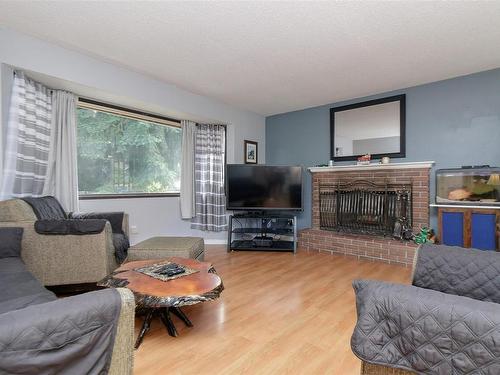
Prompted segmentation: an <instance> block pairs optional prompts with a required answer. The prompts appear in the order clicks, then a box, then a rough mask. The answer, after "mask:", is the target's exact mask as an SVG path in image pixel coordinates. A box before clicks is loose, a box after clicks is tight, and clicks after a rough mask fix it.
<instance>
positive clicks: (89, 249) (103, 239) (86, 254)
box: [0, 199, 128, 286]
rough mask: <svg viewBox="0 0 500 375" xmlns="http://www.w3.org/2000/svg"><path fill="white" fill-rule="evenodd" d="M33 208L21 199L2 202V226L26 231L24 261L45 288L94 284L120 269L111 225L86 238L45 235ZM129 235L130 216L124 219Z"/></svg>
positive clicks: (0, 211)
mask: <svg viewBox="0 0 500 375" xmlns="http://www.w3.org/2000/svg"><path fill="white" fill-rule="evenodd" d="M36 221H37V216H36V215H35V213H34V211H33V209H32V207H31V206H30V205H29V204H28V203H26V202H25V201H23V200H21V199H10V200H6V201H1V202H0V227H21V228H23V229H24V236H23V243H22V252H21V258H22V259H23V261H24V263H25V264H26V267H27V268H28V270H29V271H30V272H31V273H32V274H33V275H34V276H35V277H36V278H37V279H38V280H40V281H41V282H42V284H43V285H47V286H50V285H68V284H83V283H95V282H97V281H99V280H101V279H102V278H104V277H105V276H106V275H108V274H109V273H111V272H112V271H113V270H115V269H116V268H117V267H118V264H117V261H116V259H115V250H114V246H113V235H112V229H111V224H110V223H109V222H107V223H106V224H105V227H104V230H103V231H102V232H101V233H97V234H86V235H71V234H69V235H46V234H39V233H37V232H36V231H35V228H34V224H35V222H36ZM123 231H124V233H126V234H128V215H126V214H125V215H124V218H123Z"/></svg>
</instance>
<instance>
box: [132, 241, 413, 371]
mask: <svg viewBox="0 0 500 375" xmlns="http://www.w3.org/2000/svg"><path fill="white" fill-rule="evenodd" d="M206 260H207V261H210V262H212V264H213V265H214V266H215V268H216V270H217V272H218V273H219V275H220V276H221V277H222V280H223V282H224V286H225V288H226V289H225V290H224V292H223V293H222V296H221V298H220V299H219V300H217V301H214V302H207V303H202V304H198V305H194V306H186V307H184V308H183V310H184V311H185V312H186V313H187V315H188V316H189V318H190V319H191V321H192V322H193V324H194V327H192V328H187V327H184V325H183V324H182V323H181V322H180V321H179V320H178V319H177V318H175V317H174V318H173V319H174V323H175V324H176V327H177V329H178V330H179V334H180V335H179V337H177V338H173V337H170V336H168V335H167V332H166V330H165V327H164V326H163V325H162V324H161V322H160V321H159V320H154V321H153V324H152V328H151V331H150V332H149V333H148V334H147V335H146V337H145V338H144V342H143V343H142V345H141V347H140V348H139V349H138V350H137V351H136V352H135V371H134V374H137V375H149V374H154V375H160V374H341V375H350V374H359V369H360V363H359V360H358V359H357V358H356V357H355V356H354V355H353V354H352V352H351V349H350V346H349V340H350V337H351V333H352V330H353V327H354V324H355V316H356V311H355V302H354V293H353V290H352V287H351V282H352V280H354V279H357V278H369V279H379V280H387V281H391V282H398V283H408V282H409V278H410V270H409V269H406V268H403V267H399V266H393V265H388V264H383V263H375V262H369V261H358V260H355V259H353V258H348V257H343V256H332V255H327V254H318V253H315V252H306V251H299V252H298V253H297V254H296V255H293V254H291V253H273V252H233V253H231V254H228V253H226V251H225V247H223V246H207V249H206ZM141 323H142V321H141V320H140V319H137V320H136V334H137V332H138V330H139V327H140V325H141Z"/></svg>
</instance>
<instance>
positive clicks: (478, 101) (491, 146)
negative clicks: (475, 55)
mask: <svg viewBox="0 0 500 375" xmlns="http://www.w3.org/2000/svg"><path fill="white" fill-rule="evenodd" d="M397 94H406V158H404V159H393V160H392V161H393V162H398V161H399V162H403V161H427V160H434V161H435V162H436V165H435V168H434V169H433V170H432V172H431V202H433V201H434V196H435V183H434V172H435V169H439V168H452V167H460V166H462V165H480V164H489V165H491V166H500V69H495V70H489V71H485V72H481V73H476V74H471V75H468V76H463V77H458V78H453V79H448V80H445V81H439V82H433V83H429V84H425V85H421V86H416V87H411V88H407V89H404V90H397V91H391V92H385V93H381V94H378V95H372V96H369V97H364V98H357V99H352V100H347V101H343V102H338V103H332V104H328V105H324V106H320V107H314V108H308V109H304V110H300V111H295V112H288V113H283V114H279V115H274V116H269V117H267V118H266V163H267V164H270V165H303V166H304V167H310V166H314V165H318V164H326V163H327V162H328V160H329V158H330V156H329V155H330V116H329V110H330V108H331V107H337V106H342V105H346V104H352V103H357V102H361V101H365V100H370V99H376V98H382V97H385V96H391V95H397ZM350 163H351V164H352V162H350ZM339 164H340V163H339ZM341 164H349V162H345V163H341ZM305 176H306V177H305V182H304V183H305V186H304V194H305V196H304V212H303V213H301V214H300V215H299V223H298V224H299V227H300V228H307V227H310V226H311V175H310V173H309V172H306V173H305ZM431 226H432V227H434V229H437V224H436V212H435V211H434V210H431Z"/></svg>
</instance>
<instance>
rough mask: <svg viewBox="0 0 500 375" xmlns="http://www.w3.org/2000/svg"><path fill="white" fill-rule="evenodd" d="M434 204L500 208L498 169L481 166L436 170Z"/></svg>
mask: <svg viewBox="0 0 500 375" xmlns="http://www.w3.org/2000/svg"><path fill="white" fill-rule="evenodd" d="M436 203H437V204H462V205H463V204H470V205H485V206H488V205H489V206H491V205H499V206H500V168H498V167H490V166H487V165H483V166H477V167H462V168H453V169H438V170H437V171H436Z"/></svg>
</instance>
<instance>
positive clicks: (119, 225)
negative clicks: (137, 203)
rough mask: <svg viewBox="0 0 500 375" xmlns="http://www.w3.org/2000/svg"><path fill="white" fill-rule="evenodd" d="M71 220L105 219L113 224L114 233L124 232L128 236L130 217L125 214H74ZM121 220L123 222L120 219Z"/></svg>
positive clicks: (71, 215)
mask: <svg viewBox="0 0 500 375" xmlns="http://www.w3.org/2000/svg"><path fill="white" fill-rule="evenodd" d="M70 218H74V219H83V220H85V219H104V220H108V221H109V222H110V223H111V227H112V228H113V232H114V233H119V232H120V231H123V233H125V234H126V235H127V236H128V215H127V214H126V213H125V212H122V211H120V212H84V213H76V212H72V213H71V214H70ZM120 218H121V222H120V221H119V219H120Z"/></svg>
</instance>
